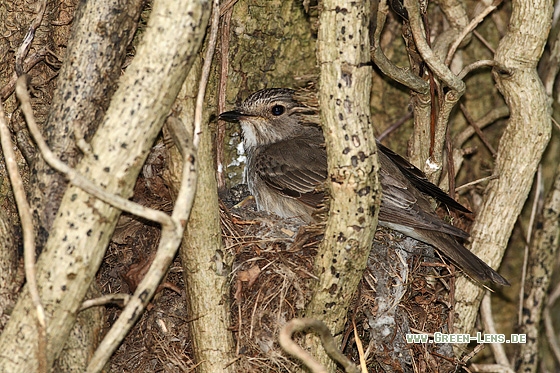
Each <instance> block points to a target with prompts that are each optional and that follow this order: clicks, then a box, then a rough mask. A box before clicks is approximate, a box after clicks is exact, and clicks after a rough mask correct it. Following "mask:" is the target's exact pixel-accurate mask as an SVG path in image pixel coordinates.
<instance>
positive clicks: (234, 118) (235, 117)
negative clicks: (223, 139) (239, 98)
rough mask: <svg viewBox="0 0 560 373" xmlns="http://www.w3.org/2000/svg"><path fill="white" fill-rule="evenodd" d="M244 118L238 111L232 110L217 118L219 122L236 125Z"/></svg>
mask: <svg viewBox="0 0 560 373" xmlns="http://www.w3.org/2000/svg"><path fill="white" fill-rule="evenodd" d="M246 116H247V115H245V114H243V113H241V112H240V111H237V110H232V111H226V112H224V113H222V114H220V116H219V118H220V119H221V120H225V121H226V122H232V123H238V122H239V120H241V119H243V118H244V117H246Z"/></svg>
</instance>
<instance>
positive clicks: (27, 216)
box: [0, 101, 48, 372]
mask: <svg viewBox="0 0 560 373" xmlns="http://www.w3.org/2000/svg"><path fill="white" fill-rule="evenodd" d="M11 136H12V134H11V133H10V130H9V129H8V125H7V123H6V117H5V114H4V107H3V105H2V102H1V101H0V139H1V141H2V152H3V154H4V161H5V162H6V168H7V169H8V175H9V176H10V182H11V184H12V190H13V192H14V198H15V200H16V204H17V208H18V212H19V217H20V220H21V228H22V231H23V254H24V262H25V278H26V279H27V286H28V288H29V294H30V295H31V299H32V301H33V305H34V306H35V316H36V322H37V335H38V353H37V355H38V356H37V360H38V363H39V371H40V372H47V370H48V369H47V351H46V350H47V341H46V326H47V325H46V324H47V321H46V316H45V309H44V308H43V304H42V303H41V296H40V295H39V290H38V289H37V272H36V269H35V230H34V227H33V217H32V215H31V208H30V207H29V203H28V202H27V197H26V195H25V187H24V185H23V180H22V178H21V175H20V174H19V170H18V166H17V162H16V155H15V152H14V146H13V144H12V140H11Z"/></svg>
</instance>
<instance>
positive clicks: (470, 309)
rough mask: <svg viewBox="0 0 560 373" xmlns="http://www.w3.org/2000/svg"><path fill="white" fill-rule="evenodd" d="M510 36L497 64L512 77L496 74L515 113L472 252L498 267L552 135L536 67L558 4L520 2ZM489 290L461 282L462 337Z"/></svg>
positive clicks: (502, 44) (515, 7) (459, 320)
mask: <svg viewBox="0 0 560 373" xmlns="http://www.w3.org/2000/svg"><path fill="white" fill-rule="evenodd" d="M512 10H513V11H512V15H511V20H510V27H509V29H508V33H507V34H506V35H505V37H504V38H503V39H502V40H501V42H500V45H499V47H498V50H497V51H496V56H495V59H496V61H498V63H500V64H501V65H502V66H504V67H505V68H506V69H508V71H511V74H500V73H497V72H495V73H494V77H495V79H496V83H497V85H498V89H499V90H500V92H501V93H502V94H503V96H504V98H505V100H506V103H507V105H508V106H509V108H510V119H509V122H508V126H507V128H506V130H505V132H504V134H503V136H502V138H501V140H500V145H499V149H498V155H497V158H496V165H495V169H494V175H497V176H498V177H497V178H496V179H494V180H492V181H490V183H489V184H488V187H487V190H486V194H485V196H484V200H483V203H482V208H481V210H480V213H479V215H478V216H477V219H476V221H475V223H474V226H473V229H472V232H471V235H472V237H473V240H472V245H471V248H472V251H473V252H474V253H475V254H476V255H478V256H479V257H480V258H482V259H483V260H484V261H485V262H486V263H488V264H489V265H491V266H493V267H497V266H498V265H499V263H500V260H501V258H502V255H503V253H504V251H505V248H506V245H507V242H508V240H509V237H510V235H511V232H512V230H513V225H514V223H515V221H516V219H517V217H518V215H519V213H520V211H521V208H522V207H523V204H524V202H525V200H526V199H527V195H528V193H529V190H530V189H531V184H532V179H533V176H534V174H535V172H536V170H537V166H538V163H539V162H540V160H541V156H542V153H543V151H544V149H545V147H546V145H547V144H548V140H549V139H550V132H551V123H550V110H551V107H550V101H549V98H548V97H547V95H546V93H545V90H544V87H543V84H542V83H541V80H540V78H539V76H538V74H537V71H536V66H537V62H538V61H539V58H540V56H541V54H542V51H543V48H544V45H545V43H546V39H547V35H548V33H549V31H550V25H551V20H552V1H551V0H542V1H536V2H535V1H532V0H531V1H530V0H515V1H513V9H512ZM482 292H483V289H481V288H479V287H478V286H477V285H475V284H473V283H472V282H470V281H469V280H467V279H466V278H461V279H459V280H458V282H457V293H456V299H457V300H458V301H457V305H456V309H457V312H458V313H459V317H457V318H456V320H457V323H456V329H455V330H456V332H457V333H465V332H470V331H471V329H472V327H473V325H474V320H475V317H476V313H477V310H478V306H479V304H480V300H481V298H482Z"/></svg>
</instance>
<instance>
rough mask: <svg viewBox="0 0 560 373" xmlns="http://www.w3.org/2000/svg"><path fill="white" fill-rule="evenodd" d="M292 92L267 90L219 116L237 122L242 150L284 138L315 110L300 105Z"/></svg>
mask: <svg viewBox="0 0 560 373" xmlns="http://www.w3.org/2000/svg"><path fill="white" fill-rule="evenodd" d="M294 95H295V91H294V90H292V89H287V88H268V89H263V90H260V91H257V92H255V93H253V94H252V95H250V96H249V97H247V99H245V101H243V102H242V103H241V105H239V106H238V108H237V109H236V110H233V111H226V112H224V113H221V114H220V119H222V120H225V121H227V122H239V123H240V124H241V129H242V130H243V141H244V145H245V148H246V149H248V148H249V149H250V148H254V147H256V146H262V145H267V144H272V143H275V142H278V141H281V140H285V139H288V138H290V137H292V136H294V135H295V134H297V133H298V131H300V130H301V128H302V125H304V124H305V122H308V120H303V118H302V117H304V116H305V117H308V116H311V115H316V111H315V110H314V109H312V108H310V107H308V106H305V105H303V104H302V103H300V102H299V101H298V100H297V99H296V98H295V97H294Z"/></svg>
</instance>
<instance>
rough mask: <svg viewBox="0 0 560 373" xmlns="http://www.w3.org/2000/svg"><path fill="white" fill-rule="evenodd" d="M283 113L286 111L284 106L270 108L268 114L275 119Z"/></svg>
mask: <svg viewBox="0 0 560 373" xmlns="http://www.w3.org/2000/svg"><path fill="white" fill-rule="evenodd" d="M284 111H286V108H285V107H284V106H282V105H274V106H273V107H272V109H271V110H270V112H271V113H272V115H274V116H276V117H277V116H279V115H282V114H284Z"/></svg>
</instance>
